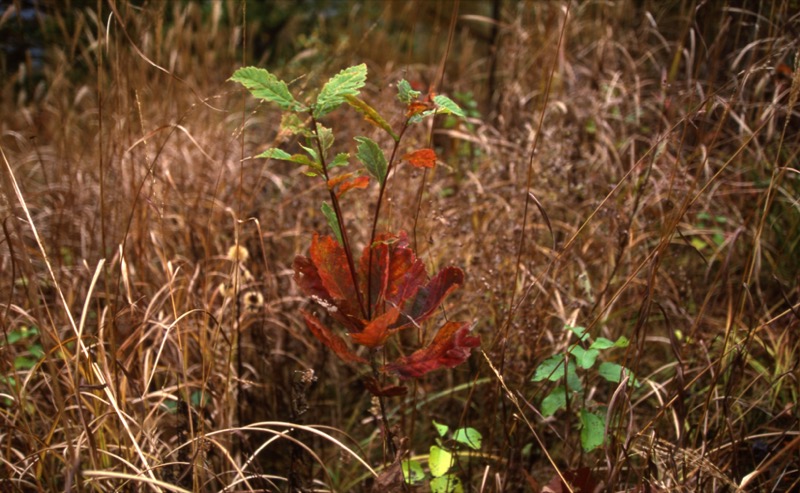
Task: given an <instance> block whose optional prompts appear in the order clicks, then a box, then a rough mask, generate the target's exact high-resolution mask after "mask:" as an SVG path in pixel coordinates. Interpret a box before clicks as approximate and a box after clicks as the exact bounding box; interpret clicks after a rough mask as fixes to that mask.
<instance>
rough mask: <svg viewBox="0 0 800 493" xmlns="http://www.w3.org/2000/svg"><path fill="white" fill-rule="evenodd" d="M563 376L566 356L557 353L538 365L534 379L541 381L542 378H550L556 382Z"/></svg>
mask: <svg viewBox="0 0 800 493" xmlns="http://www.w3.org/2000/svg"><path fill="white" fill-rule="evenodd" d="M563 376H564V356H563V355H561V354H556V355H553V356H550V357H549V358H547V359H546V360H544V361H542V362H541V363H540V364H539V366H538V367H536V372H535V373H534V374H533V378H532V380H533V381H534V382H541V381H542V380H550V381H551V382H555V381H556V380H558V379H559V378H561V377H563Z"/></svg>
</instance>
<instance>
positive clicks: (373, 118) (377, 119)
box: [345, 94, 400, 142]
mask: <svg viewBox="0 0 800 493" xmlns="http://www.w3.org/2000/svg"><path fill="white" fill-rule="evenodd" d="M345 99H346V100H347V103H348V104H349V105H350V106H352V107H353V108H354V109H355V110H356V111H358V112H359V113H361V114H362V115H364V119H365V120H366V121H368V122H370V123H372V124H373V125H375V126H377V127H379V128H382V129H383V130H385V131H386V133H388V134H389V135H391V136H392V139H394V141H395V142H398V141H399V140H400V137H398V136H397V134H396V133H394V130H392V126H391V125H389V122H387V121H386V120H385V119H384V118H383V117H382V116H381V115H380V113H378V110H376V109H375V108H373V107H372V106H370V105H369V104H368V103H367V102H366V101H364V100H362V99H359V98H357V97H355V96H350V95H349V94H348V95H347V96H345Z"/></svg>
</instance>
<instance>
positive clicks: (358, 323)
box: [231, 64, 480, 397]
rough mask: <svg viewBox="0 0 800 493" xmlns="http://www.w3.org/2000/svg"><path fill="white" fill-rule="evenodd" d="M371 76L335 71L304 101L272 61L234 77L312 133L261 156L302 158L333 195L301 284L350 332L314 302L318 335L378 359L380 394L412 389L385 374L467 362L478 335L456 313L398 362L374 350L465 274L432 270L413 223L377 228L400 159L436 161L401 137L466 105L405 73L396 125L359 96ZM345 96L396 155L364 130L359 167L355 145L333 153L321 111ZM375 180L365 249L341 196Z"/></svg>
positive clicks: (351, 359) (352, 358) (367, 360)
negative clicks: (414, 241)
mask: <svg viewBox="0 0 800 493" xmlns="http://www.w3.org/2000/svg"><path fill="white" fill-rule="evenodd" d="M366 78H367V68H366V65H365V64H361V65H357V66H353V67H349V68H346V69H344V70H342V71H341V72H339V73H338V74H337V75H335V76H333V77H332V78H331V79H330V80H328V81H327V82H326V83H325V84H324V85H323V86H322V88H321V90H320V91H319V93H318V95H317V96H316V98H311V99H309V100H306V101H305V102H300V101H298V100H297V99H296V98H295V97H294V95H292V93H291V92H290V91H289V87H288V85H287V84H286V83H285V82H283V81H281V80H280V79H278V78H277V77H276V76H274V75H273V74H271V73H269V72H268V71H266V70H264V69H259V68H254V67H245V68H241V69H239V70H237V71H236V72H234V74H233V76H232V77H231V80H232V81H235V82H238V83H240V84H242V85H243V86H245V87H246V88H247V89H248V90H249V91H250V92H251V93H252V95H253V96H255V97H256V98H259V99H261V100H264V101H268V102H271V103H274V104H275V105H277V106H278V107H279V108H280V109H281V110H282V111H283V112H284V116H283V118H282V121H281V126H282V130H284V131H286V132H288V133H289V134H293V135H296V136H298V137H299V138H300V139H304V141H305V144H300V147H301V148H302V149H303V151H304V152H303V153H297V154H290V153H288V152H286V151H284V150H282V149H278V148H271V149H266V150H265V151H263V152H262V153H261V154H259V155H258V157H264V158H271V159H279V160H283V161H289V162H293V163H296V164H298V165H301V166H303V167H304V168H305V169H304V173H305V174H306V175H308V176H309V177H311V178H319V179H322V180H324V181H325V183H326V187H327V190H328V198H329V202H324V203H323V204H322V206H321V211H322V213H323V215H324V216H325V218H326V220H327V222H328V225H329V227H330V228H331V231H332V234H329V235H320V234H315V235H314V236H313V238H312V239H311V246H310V249H309V255H308V256H302V255H301V256H297V257H296V258H295V260H294V264H293V268H294V272H295V276H294V278H295V281H296V282H297V284H298V286H299V287H300V289H301V290H302V291H303V293H304V294H305V295H306V296H308V297H309V298H310V299H311V300H313V301H314V302H316V303H317V304H318V305H320V306H322V307H323V308H325V309H326V311H327V313H328V315H329V317H330V318H331V319H332V320H333V321H335V322H336V323H337V325H339V326H341V328H343V329H344V331H345V333H346V336H345V337H343V336H341V335H339V334H338V333H337V332H336V331H334V330H333V329H331V328H330V327H328V326H327V325H326V324H325V323H323V322H322V321H321V320H320V319H319V318H318V317H317V316H315V315H314V314H312V313H311V312H309V311H305V310H304V311H303V312H302V314H303V318H304V320H305V323H306V326H307V327H308V329H309V330H310V331H311V333H312V334H313V335H314V337H316V338H317V339H318V340H319V341H320V342H321V343H322V344H323V345H325V346H326V347H328V348H329V349H330V350H331V351H333V352H334V353H335V354H336V355H337V356H338V357H339V358H340V359H342V360H343V361H346V362H348V363H353V364H368V365H370V367H371V368H372V370H373V372H372V373H373V374H372V377H368V378H366V379H365V384H366V386H367V388H368V389H369V390H370V391H371V392H372V393H373V394H375V395H378V396H379V397H384V396H390V395H398V394H400V393H402V392H403V391H404V389H403V388H402V387H398V386H386V387H384V386H382V385H381V384H380V383H379V378H378V377H380V375H382V374H383V375H386V374H392V375H396V376H398V377H400V378H401V379H406V378H419V377H421V376H423V375H425V374H426V373H428V372H430V371H433V370H437V369H440V368H453V367H455V366H457V365H459V364H461V363H463V362H464V361H466V359H467V358H468V357H469V355H470V351H471V349H472V348H474V347H477V346H478V345H479V344H480V339H479V338H478V337H477V336H475V335H472V334H471V332H470V326H469V324H468V323H466V322H455V321H448V322H446V323H444V324H443V325H442V326H441V327H440V328H439V329H438V331H437V332H436V334H435V335H434V336H433V337H432V338H428V339H429V341H430V342H428V344H427V345H425V346H424V347H422V348H420V349H418V350H416V351H414V352H412V353H411V354H410V355H408V356H405V357H400V358H397V359H396V360H394V361H390V362H388V363H382V364H380V365H379V364H378V363H377V359H376V357H375V350H377V349H378V348H382V347H384V346H385V345H386V343H387V341H388V340H389V338H391V337H392V336H394V335H396V334H397V333H398V332H400V331H402V330H404V329H407V328H409V327H418V326H419V324H421V323H422V322H424V321H426V320H427V319H429V318H430V317H431V316H432V315H433V314H434V313H435V312H436V310H437V308H438V307H439V306H440V305H441V304H442V302H443V301H444V299H445V298H446V297H447V296H448V295H449V294H450V293H451V292H452V291H453V290H455V289H456V288H458V287H459V286H461V285H462V284H463V282H464V273H463V271H462V270H461V269H459V268H458V267H445V268H444V269H442V270H441V271H439V272H438V273H436V274H435V275H433V276H430V275H429V274H428V273H427V271H426V269H425V266H424V264H423V263H422V261H421V260H420V259H419V258H417V256H416V254H415V252H414V250H413V249H412V248H411V246H410V245H409V242H408V237H407V234H406V233H405V232H403V231H397V232H378V231H377V224H378V218H379V216H380V211H381V203H382V201H383V196H384V192H385V190H386V184H387V182H388V180H389V177H390V176H391V172H392V170H393V168H394V167H395V166H396V165H397V164H398V163H399V162H406V163H408V164H409V165H411V166H415V167H419V168H432V167H433V166H435V164H436V153H435V152H434V150H433V149H427V148H423V149H412V150H410V151H409V152H407V153H404V154H402V155H401V153H400V152H399V149H400V143H401V141H402V138H403V135H404V134H405V132H406V130H407V129H408V128H409V126H411V125H414V124H417V123H419V122H420V121H422V120H424V119H425V118H429V117H432V116H434V115H436V114H443V113H444V114H450V115H453V116H455V117H464V113H463V111H462V110H461V108H459V106H458V105H457V104H456V103H455V102H453V101H452V100H451V99H449V98H447V97H446V96H442V95H435V94H428V95H427V96H426V97H424V98H422V97H421V94H420V92H419V91H415V90H413V89H412V88H411V85H410V84H409V83H408V82H407V81H405V80H400V81H399V82H398V83H397V89H398V94H397V99H398V100H399V102H400V103H401V105H402V106H401V108H402V110H403V118H402V120H401V121H402V124H401V126H400V128H399V129H395V128H393V127H392V125H390V124H389V123H388V121H387V120H386V119H385V118H384V117H383V116H382V115H381V114H380V113H379V112H378V111H377V110H376V109H375V108H373V107H372V106H371V105H370V104H369V103H367V102H366V101H364V100H363V99H361V98H360V97H359V96H360V89H361V88H362V87H363V86H364V84H365V82H366ZM344 104H347V105H349V106H350V107H351V108H353V109H354V110H356V111H357V112H358V113H360V114H361V115H363V117H364V119H365V120H366V121H368V122H369V123H371V124H372V125H375V126H376V127H378V128H380V129H381V130H383V131H384V132H386V134H387V135H388V136H389V137H391V141H392V143H393V144H392V147H391V149H389V150H388V151H389V152H388V155H389V159H387V158H386V154H385V153H384V150H383V149H381V147H380V146H379V145H378V143H377V142H376V141H375V140H373V139H370V138H369V137H366V136H357V137H355V138H354V143H355V158H356V160H357V161H358V162H360V163H361V167H359V168H357V169H355V170H352V171H350V170H347V168H348V167H350V160H351V157H352V156H351V154H350V153H338V154H336V155H332V153H331V149H332V146H333V143H334V132H333V130H331V129H330V128H328V127H325V126H324V125H323V124H322V123H321V122H320V120H321V119H322V118H324V117H325V116H326V115H328V114H329V113H331V112H332V111H334V110H336V109H337V108H339V107H340V106H342V105H344ZM371 179H372V180H374V181H376V182H377V184H378V195H377V200H376V202H375V204H374V206H373V208H374V209H373V210H374V212H373V217H372V225H371V229H370V238H369V242H368V243H367V246H366V247H365V248H364V249H363V252H362V254H361V256H360V257H358V258H357V257H356V255H355V254H354V252H353V249H352V246H351V241H350V234H349V232H348V230H347V228H346V227H345V221H344V216H343V211H342V207H341V202H340V199H341V198H342V196H344V195H345V194H346V193H349V192H351V191H353V190H358V189H365V188H368V187H369V183H370V180H371ZM353 344H356V345H361V346H365V347H367V348H369V349H370V352H369V353H368V354H367V355H366V357H365V356H362V355H361V354H362V353H357V352H356V351H355V350H354V348H353V347H352V345H353Z"/></svg>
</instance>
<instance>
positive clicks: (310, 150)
mask: <svg viewBox="0 0 800 493" xmlns="http://www.w3.org/2000/svg"><path fill="white" fill-rule="evenodd" d="M309 140H311V139H309ZM297 145H299V146H300V147H302V148H303V150H304V151H306V152H307V153H308V155H309V156H311V159H313V160H314V162H315V163H319V154H318V153H317V150H316V149H314V148H313V147H312V146H311V145H308V146H304V145H303V144H300V143H298V144H297ZM319 169H320V170H322V165H321V164H320V165H319Z"/></svg>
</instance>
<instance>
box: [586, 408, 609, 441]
mask: <svg viewBox="0 0 800 493" xmlns="http://www.w3.org/2000/svg"><path fill="white" fill-rule="evenodd" d="M605 434H606V418H605V416H599V415H597V414H594V413H590V412H589V411H587V410H586V409H581V446H583V450H584V451H586V452H591V451H592V450H594V449H596V448H597V447H599V446H600V445H602V444H603V441H604V440H605Z"/></svg>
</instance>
